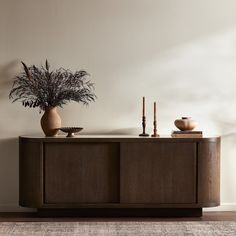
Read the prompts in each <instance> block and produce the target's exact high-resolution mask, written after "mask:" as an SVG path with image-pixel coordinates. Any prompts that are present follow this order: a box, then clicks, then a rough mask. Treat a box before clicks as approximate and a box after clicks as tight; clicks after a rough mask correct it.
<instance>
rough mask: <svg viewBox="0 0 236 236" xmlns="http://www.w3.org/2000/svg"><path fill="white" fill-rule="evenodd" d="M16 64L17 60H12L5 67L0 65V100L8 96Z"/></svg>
mask: <svg viewBox="0 0 236 236" xmlns="http://www.w3.org/2000/svg"><path fill="white" fill-rule="evenodd" d="M18 63H19V62H18V61H17V60H14V61H11V62H9V63H7V64H5V65H0V99H2V98H5V97H6V96H8V93H9V91H10V88H11V85H12V78H13V76H14V71H15V69H16V67H17V65H18Z"/></svg>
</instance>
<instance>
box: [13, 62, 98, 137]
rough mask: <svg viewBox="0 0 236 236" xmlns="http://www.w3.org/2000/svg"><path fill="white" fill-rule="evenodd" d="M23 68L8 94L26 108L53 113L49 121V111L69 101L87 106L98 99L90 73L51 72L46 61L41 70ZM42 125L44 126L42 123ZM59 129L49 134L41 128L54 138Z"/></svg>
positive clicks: (39, 68)
mask: <svg viewBox="0 0 236 236" xmlns="http://www.w3.org/2000/svg"><path fill="white" fill-rule="evenodd" d="M22 65H23V69H24V70H23V72H22V73H20V74H19V75H17V76H16V77H15V79H14V82H13V86H12V89H11V91H10V94H9V98H10V99H12V100H13V102H16V101H20V102H21V103H22V105H23V106H25V107H30V108H35V107H39V108H40V110H44V111H45V113H44V114H46V113H50V114H49V118H50V115H51V113H52V112H50V111H52V110H53V109H54V108H56V107H63V105H65V104H67V103H68V102H70V101H75V102H80V103H82V104H84V105H88V104H89V103H90V102H92V101H95V99H96V95H95V93H94V84H93V83H92V82H91V81H90V80H88V77H89V74H88V73H87V72H86V71H84V70H79V71H75V72H74V73H73V72H71V71H70V70H66V69H64V68H59V69H56V70H52V71H51V70H50V65H49V63H48V61H47V60H46V62H45V66H41V67H36V66H35V65H32V66H30V67H28V66H27V65H26V64H25V63H24V62H22ZM54 110H55V109H54ZM51 116H52V115H51ZM49 118H48V117H47V119H45V120H46V121H45V122H48V119H49ZM42 119H43V117H42ZM45 122H44V123H45ZM57 123H60V122H57ZM41 125H42V126H43V124H42V120H41ZM59 126H60V124H57V125H55V126H53V127H50V128H49V129H50V130H52V129H53V130H54V132H51V133H50V134H49V135H47V134H46V132H45V130H44V128H43V127H42V128H43V130H44V133H45V134H46V136H53V135H55V134H54V133H55V132H56V130H55V129H57V131H58V128H60V127H59Z"/></svg>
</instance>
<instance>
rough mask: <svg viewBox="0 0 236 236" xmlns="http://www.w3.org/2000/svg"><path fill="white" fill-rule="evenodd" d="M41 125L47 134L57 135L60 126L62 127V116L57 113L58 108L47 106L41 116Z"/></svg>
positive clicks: (48, 135)
mask: <svg viewBox="0 0 236 236" xmlns="http://www.w3.org/2000/svg"><path fill="white" fill-rule="evenodd" d="M41 127H42V129H43V132H44V134H45V136H47V137H50V136H55V135H57V133H58V131H59V128H61V117H60V116H59V114H58V113H57V108H56V107H52V108H47V109H46V110H45V112H44V114H43V116H42V118H41Z"/></svg>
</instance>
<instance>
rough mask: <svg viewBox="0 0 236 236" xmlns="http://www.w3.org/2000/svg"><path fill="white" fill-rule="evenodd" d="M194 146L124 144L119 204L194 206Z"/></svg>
mask: <svg viewBox="0 0 236 236" xmlns="http://www.w3.org/2000/svg"><path fill="white" fill-rule="evenodd" d="M196 158H197V157H196V143H189V142H186V143H185V142H178V143H167V142H159V143H124V144H122V146H121V164H120V165H121V174H120V175H121V180H120V184H121V193H120V194H121V195H120V199H121V203H149V204H151V203H160V204H161V203H163V204H164V203H195V202H196V168H197V166H196Z"/></svg>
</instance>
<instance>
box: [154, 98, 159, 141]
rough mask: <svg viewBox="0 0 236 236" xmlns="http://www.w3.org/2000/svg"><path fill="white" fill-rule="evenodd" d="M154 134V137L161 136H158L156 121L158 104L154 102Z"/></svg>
mask: <svg viewBox="0 0 236 236" xmlns="http://www.w3.org/2000/svg"><path fill="white" fill-rule="evenodd" d="M153 126H154V128H153V134H152V137H159V136H160V135H159V134H157V121H156V102H154V121H153Z"/></svg>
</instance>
